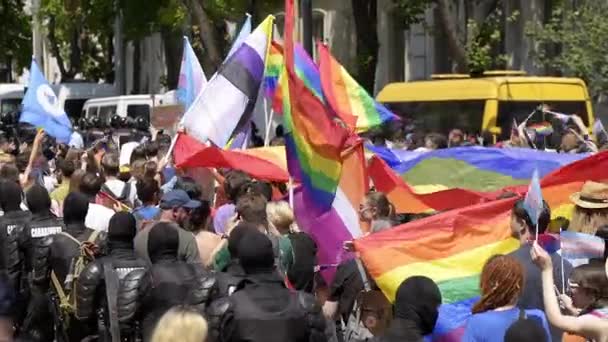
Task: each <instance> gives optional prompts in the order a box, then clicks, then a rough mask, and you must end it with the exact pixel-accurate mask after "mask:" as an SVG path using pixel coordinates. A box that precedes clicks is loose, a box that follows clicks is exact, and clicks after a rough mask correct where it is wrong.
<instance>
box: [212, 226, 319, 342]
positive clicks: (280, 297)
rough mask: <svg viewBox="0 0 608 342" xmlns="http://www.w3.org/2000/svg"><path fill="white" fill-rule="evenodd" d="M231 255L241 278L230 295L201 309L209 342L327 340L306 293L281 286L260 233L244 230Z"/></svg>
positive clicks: (316, 308) (268, 244) (270, 251)
mask: <svg viewBox="0 0 608 342" xmlns="http://www.w3.org/2000/svg"><path fill="white" fill-rule="evenodd" d="M237 255H238V259H239V262H240V264H241V266H242V267H243V270H244V271H245V273H246V274H247V277H246V278H245V279H244V280H243V281H242V282H241V283H240V284H239V285H238V287H237V289H236V291H235V292H234V293H233V294H232V295H231V296H230V297H225V298H221V299H219V300H216V301H214V302H213V303H212V304H211V306H210V307H209V309H208V311H207V312H208V318H209V321H210V325H211V335H212V338H213V339H214V340H215V341H221V342H237V341H252V342H266V341H267V342H317V341H318V342H324V341H327V337H326V336H325V319H324V318H323V315H322V313H321V308H320V307H319V306H318V304H317V303H316V300H315V298H314V297H313V296H312V295H310V294H308V293H305V292H301V291H297V292H293V291H291V290H289V289H287V288H286V287H285V284H284V282H283V279H282V278H281V277H280V276H279V274H278V272H277V270H276V267H275V257H274V250H273V247H272V242H271V241H270V239H268V237H267V236H266V235H264V234H263V233H260V232H259V231H258V230H257V229H252V230H248V232H247V233H246V236H244V237H241V239H240V241H239V243H238V251H237Z"/></svg>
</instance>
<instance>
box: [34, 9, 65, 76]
mask: <svg viewBox="0 0 608 342" xmlns="http://www.w3.org/2000/svg"><path fill="white" fill-rule="evenodd" d="M55 25H56V24H55V17H54V16H51V17H50V18H49V25H48V38H49V43H50V44H51V52H52V53H53V56H55V59H56V60H57V66H59V72H60V73H61V80H62V81H63V79H64V78H66V79H67V78H68V71H67V70H66V68H65V64H64V61H63V57H62V56H61V53H60V50H59V42H58V41H57V37H56V36H55ZM39 62H40V61H39Z"/></svg>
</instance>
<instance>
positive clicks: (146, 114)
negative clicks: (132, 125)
mask: <svg viewBox="0 0 608 342" xmlns="http://www.w3.org/2000/svg"><path fill="white" fill-rule="evenodd" d="M127 116H128V117H130V118H132V119H135V118H137V117H140V116H141V117H143V118H144V119H146V121H148V122H150V105H147V104H133V105H128V106H127Z"/></svg>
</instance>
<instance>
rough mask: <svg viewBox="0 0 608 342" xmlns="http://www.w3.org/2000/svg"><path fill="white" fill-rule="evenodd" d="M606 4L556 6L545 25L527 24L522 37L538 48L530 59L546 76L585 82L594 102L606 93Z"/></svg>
mask: <svg viewBox="0 0 608 342" xmlns="http://www.w3.org/2000/svg"><path fill="white" fill-rule="evenodd" d="M607 16H608V4H606V2H604V1H592V0H586V1H579V2H578V4H577V6H576V8H568V7H566V6H564V5H558V6H557V7H556V8H555V9H554V10H553V12H552V14H551V17H550V19H549V20H548V22H547V23H546V24H542V23H528V24H527V27H526V33H527V34H528V36H530V37H531V38H532V39H533V40H534V41H536V42H537V44H538V46H537V49H536V50H533V51H532V52H531V57H532V58H533V59H534V61H535V62H536V63H537V64H538V65H539V66H541V67H544V68H545V69H546V71H547V72H548V73H549V74H555V75H558V76H574V77H580V78H582V79H584V80H585V82H586V83H587V87H588V89H589V92H590V94H591V95H592V97H593V98H595V99H596V100H597V99H599V96H600V95H601V94H602V93H604V92H606V91H608V55H607V54H606V51H608V41H607V40H606V37H608V22H607V21H606V17H607Z"/></svg>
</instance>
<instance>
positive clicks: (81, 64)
mask: <svg viewBox="0 0 608 342" xmlns="http://www.w3.org/2000/svg"><path fill="white" fill-rule="evenodd" d="M39 15H40V18H39V20H41V21H42V22H45V23H46V24H47V25H46V26H47V37H48V39H49V43H50V46H51V53H52V54H53V56H54V57H55V58H56V60H57V64H58V66H59V70H60V72H61V79H62V81H68V80H73V79H74V78H75V77H76V76H77V75H78V74H81V75H82V77H83V78H85V79H88V80H91V81H99V80H102V79H103V80H105V81H108V82H112V81H113V71H112V69H113V65H112V54H113V46H112V37H113V25H112V24H113V18H114V15H115V11H114V2H113V1H112V0H88V1H78V0H71V1H64V0H42V2H41V8H40V14H39Z"/></svg>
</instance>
